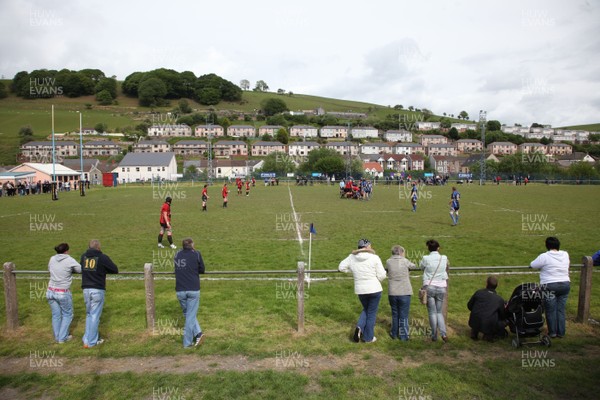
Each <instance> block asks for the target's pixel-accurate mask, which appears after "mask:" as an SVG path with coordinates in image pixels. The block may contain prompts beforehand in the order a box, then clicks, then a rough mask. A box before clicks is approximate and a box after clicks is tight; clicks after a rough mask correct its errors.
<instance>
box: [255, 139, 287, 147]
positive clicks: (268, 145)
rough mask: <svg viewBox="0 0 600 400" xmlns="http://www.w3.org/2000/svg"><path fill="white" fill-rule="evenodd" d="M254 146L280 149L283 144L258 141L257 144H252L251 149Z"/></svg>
mask: <svg viewBox="0 0 600 400" xmlns="http://www.w3.org/2000/svg"><path fill="white" fill-rule="evenodd" d="M254 146H264V147H281V146H285V144H283V143H281V142H266V141H262V140H259V141H258V142H254V143H252V147H254Z"/></svg>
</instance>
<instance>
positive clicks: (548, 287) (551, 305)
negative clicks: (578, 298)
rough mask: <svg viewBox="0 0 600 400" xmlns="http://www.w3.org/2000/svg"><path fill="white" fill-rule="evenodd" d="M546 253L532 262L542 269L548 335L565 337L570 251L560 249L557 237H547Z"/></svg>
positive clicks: (541, 281)
mask: <svg viewBox="0 0 600 400" xmlns="http://www.w3.org/2000/svg"><path fill="white" fill-rule="evenodd" d="M546 249H547V250H548V251H547V252H545V253H542V254H540V255H539V256H538V257H537V258H536V259H535V260H533V261H532V262H531V264H530V266H531V268H537V269H539V270H540V285H541V286H542V290H543V291H544V292H543V297H542V298H543V300H544V309H545V310H546V322H547V323H548V336H550V337H551V338H555V337H559V338H561V337H563V336H565V333H566V323H565V320H566V318H565V306H566V304H567V299H568V298H569V292H570V290H571V280H570V279H569V265H570V264H571V262H570V260H569V253H567V252H566V251H563V250H560V241H559V240H558V238H555V237H548V238H546Z"/></svg>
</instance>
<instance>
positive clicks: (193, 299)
mask: <svg viewBox="0 0 600 400" xmlns="http://www.w3.org/2000/svg"><path fill="white" fill-rule="evenodd" d="M182 245H183V249H181V250H179V251H178V252H177V254H175V260H174V261H175V291H176V293H177V300H179V304H180V305H181V310H182V311H183V315H184V317H185V325H184V328H183V347H194V346H198V345H199V344H201V343H202V342H203V341H204V335H203V334H202V328H200V324H199V323H198V317H197V314H198V307H199V305H200V274H203V273H204V261H203V260H202V255H201V254H200V252H199V251H197V250H195V249H194V241H193V240H192V239H191V238H186V239H183V242H182Z"/></svg>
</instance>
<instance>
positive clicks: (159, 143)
mask: <svg viewBox="0 0 600 400" xmlns="http://www.w3.org/2000/svg"><path fill="white" fill-rule="evenodd" d="M170 151H171V145H170V144H169V143H167V142H165V141H164V140H140V141H139V142H137V143H136V144H134V145H133V152H134V153H168V152H170Z"/></svg>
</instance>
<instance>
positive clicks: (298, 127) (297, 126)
mask: <svg viewBox="0 0 600 400" xmlns="http://www.w3.org/2000/svg"><path fill="white" fill-rule="evenodd" d="M292 129H314V130H317V127H315V126H310V125H294V126H292Z"/></svg>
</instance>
